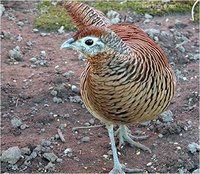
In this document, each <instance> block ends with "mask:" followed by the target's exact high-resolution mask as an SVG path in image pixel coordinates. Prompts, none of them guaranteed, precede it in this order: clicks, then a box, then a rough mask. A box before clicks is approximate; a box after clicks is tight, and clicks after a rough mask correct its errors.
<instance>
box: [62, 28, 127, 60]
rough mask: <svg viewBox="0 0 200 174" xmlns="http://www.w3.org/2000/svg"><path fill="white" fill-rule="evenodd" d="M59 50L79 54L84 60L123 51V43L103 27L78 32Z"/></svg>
mask: <svg viewBox="0 0 200 174" xmlns="http://www.w3.org/2000/svg"><path fill="white" fill-rule="evenodd" d="M61 48H67V49H73V50H76V51H79V52H81V53H82V54H83V55H84V56H85V57H86V58H88V57H89V58H91V57H96V56H100V55H101V57H102V55H103V57H108V56H106V55H107V54H111V52H112V53H113V52H114V51H115V52H120V51H124V50H125V43H124V42H123V41H122V39H121V38H120V37H119V36H117V35H116V34H115V33H114V32H113V31H111V30H110V29H108V28H104V27H94V26H92V27H87V28H86V29H83V30H80V31H78V32H77V33H76V34H75V35H74V36H73V37H72V38H70V39H68V40H67V41H65V42H64V43H63V44H62V45H61Z"/></svg>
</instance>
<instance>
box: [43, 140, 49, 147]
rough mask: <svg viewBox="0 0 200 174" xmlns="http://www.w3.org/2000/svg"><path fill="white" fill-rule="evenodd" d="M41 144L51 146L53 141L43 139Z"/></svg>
mask: <svg viewBox="0 0 200 174" xmlns="http://www.w3.org/2000/svg"><path fill="white" fill-rule="evenodd" d="M41 145H42V146H50V145H51V141H49V140H42V142H41Z"/></svg>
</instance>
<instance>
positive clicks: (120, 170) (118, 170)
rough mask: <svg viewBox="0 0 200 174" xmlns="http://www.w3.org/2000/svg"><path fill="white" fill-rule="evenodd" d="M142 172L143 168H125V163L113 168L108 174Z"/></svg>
mask: <svg viewBox="0 0 200 174" xmlns="http://www.w3.org/2000/svg"><path fill="white" fill-rule="evenodd" d="M140 172H144V170H143V169H130V168H127V167H126V166H125V165H121V167H119V168H113V169H112V170H111V171H110V172H109V174H125V173H140Z"/></svg>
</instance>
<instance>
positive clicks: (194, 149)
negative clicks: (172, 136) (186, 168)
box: [187, 142, 200, 153]
mask: <svg viewBox="0 0 200 174" xmlns="http://www.w3.org/2000/svg"><path fill="white" fill-rule="evenodd" d="M187 149H188V150H189V151H190V152H191V153H195V152H197V151H199V150H200V145H198V144H197V143H195V142H193V143H190V144H189V145H188V146H187Z"/></svg>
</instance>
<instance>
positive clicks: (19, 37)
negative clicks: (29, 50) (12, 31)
mask: <svg viewBox="0 0 200 174" xmlns="http://www.w3.org/2000/svg"><path fill="white" fill-rule="evenodd" d="M16 40H17V41H18V42H21V41H22V40H23V37H22V36H21V35H20V34H19V35H17V37H16Z"/></svg>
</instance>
